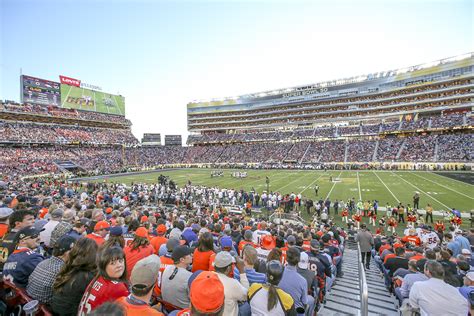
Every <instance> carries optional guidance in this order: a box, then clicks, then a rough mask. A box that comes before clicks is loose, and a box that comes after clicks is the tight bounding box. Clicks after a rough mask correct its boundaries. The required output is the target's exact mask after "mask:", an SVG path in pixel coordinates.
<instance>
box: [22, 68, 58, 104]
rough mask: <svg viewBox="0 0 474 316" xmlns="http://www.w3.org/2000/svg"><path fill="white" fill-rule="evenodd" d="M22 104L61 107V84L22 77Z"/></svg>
mask: <svg viewBox="0 0 474 316" xmlns="http://www.w3.org/2000/svg"><path fill="white" fill-rule="evenodd" d="M20 83H21V103H34V104H42V105H55V106H61V85H60V84H59V82H54V81H49V80H44V79H40V78H35V77H31V76H26V75H22V76H21V78H20Z"/></svg>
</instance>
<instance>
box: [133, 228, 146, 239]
mask: <svg viewBox="0 0 474 316" xmlns="http://www.w3.org/2000/svg"><path fill="white" fill-rule="evenodd" d="M135 236H138V237H142V238H147V237H148V230H147V229H146V228H145V227H138V229H137V230H136V231H135Z"/></svg>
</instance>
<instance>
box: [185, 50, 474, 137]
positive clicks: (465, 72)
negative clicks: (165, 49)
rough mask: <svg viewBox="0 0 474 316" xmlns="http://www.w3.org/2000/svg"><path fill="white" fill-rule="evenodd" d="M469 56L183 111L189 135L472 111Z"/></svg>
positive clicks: (192, 106) (202, 103)
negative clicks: (449, 111)
mask: <svg viewBox="0 0 474 316" xmlns="http://www.w3.org/2000/svg"><path fill="white" fill-rule="evenodd" d="M473 66H474V54H473V53H470V54H466V55H463V56H458V57H453V58H447V59H444V60H439V61H436V62H432V63H429V64H424V65H419V66H413V67H408V68H405V69H399V70H393V71H385V72H380V73H375V74H370V75H363V76H358V77H353V78H348V79H340V80H333V81H327V82H321V83H317V84H311V85H305V86H299V87H293V88H286V89H280V90H274V91H265V92H259V93H254V94H249V95H243V96H239V97H233V98H224V99H221V100H217V99H214V100H208V101H193V102H190V103H189V104H188V105H187V117H188V130H189V131H190V132H191V133H212V132H221V133H222V132H234V131H245V130H258V129H260V130H261V129H270V130H271V129H275V128H300V127H303V126H313V127H316V126H319V125H326V124H336V125H338V124H342V125H344V124H348V123H354V122H356V121H361V120H364V121H367V120H385V119H389V118H395V117H397V116H398V117H400V116H403V115H416V114H418V113H425V112H428V113H442V112H443V111H446V110H462V109H467V108H471V107H472V105H473V103H472V100H473V99H474V94H473V91H474V84H473V83H474V82H473V79H474V71H473V69H474V68H473Z"/></svg>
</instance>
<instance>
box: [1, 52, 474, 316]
mask: <svg viewBox="0 0 474 316" xmlns="http://www.w3.org/2000/svg"><path fill="white" fill-rule="evenodd" d="M473 66H474V54H467V55H463V56H459V57H454V58H447V59H444V60H439V61H437V62H434V63H430V64H428V65H418V66H413V67H408V68H406V69H399V70H393V71H384V72H380V73H375V74H369V75H361V76H358V77H355V78H347V79H341V80H335V81H328V82H320V83H316V84H312V85H307V86H303V87H292V88H285V89H279V90H274V91H265V92H259V93H253V94H248V95H243V96H239V97H237V98H224V99H220V100H209V101H193V102H190V103H189V104H188V105H187V117H188V130H189V132H190V136H189V137H188V141H187V145H188V146H180V145H174V146H173V145H164V146H161V145H158V146H156V145H151V146H144V145H145V144H146V142H147V139H146V138H145V139H144V140H143V143H140V142H139V141H138V140H137V139H136V138H135V137H134V136H133V134H132V133H131V129H130V127H131V124H132V122H130V121H129V120H127V119H126V118H125V116H123V115H120V114H118V115H117V114H115V115H114V114H107V113H104V112H106V111H104V110H102V111H95V110H94V109H92V110H87V109H84V108H83V107H82V106H80V107H77V108H75V109H71V108H70V107H69V106H65V102H69V101H68V100H70V98H71V95H72V94H70V90H71V89H70V88H68V87H66V89H64V88H63V87H61V90H63V91H64V90H67V91H68V93H67V96H66V97H65V98H66V101H65V102H64V101H63V102H62V103H61V105H62V106H52V105H47V106H45V105H42V104H40V102H36V103H23V104H15V103H11V102H2V107H1V111H0V119H1V131H2V133H1V135H2V140H1V141H2V146H1V149H0V150H1V153H2V155H1V158H0V160H1V170H2V174H3V175H4V177H3V182H2V183H3V184H4V186H6V188H7V190H8V185H12V184H14V183H16V182H15V181H18V180H19V179H21V180H22V181H23V183H25V184H31V185H38V184H39V183H43V181H54V182H61V183H64V186H65V187H71V188H77V186H78V185H79V184H80V185H88V186H90V185H92V186H93V187H94V186H97V187H96V188H102V189H104V188H105V187H103V185H104V183H105V184H106V185H112V186H115V185H117V184H121V185H124V186H127V188H134V187H136V184H137V183H142V185H144V186H148V185H153V184H154V183H157V181H158V179H159V177H162V178H163V179H165V180H163V182H161V183H162V184H163V185H165V186H167V187H168V188H169V187H170V186H169V185H170V183H172V184H173V186H175V187H176V186H177V187H178V188H215V190H219V192H227V190H230V191H231V192H234V193H237V192H239V194H238V195H235V196H234V198H230V199H228V198H225V197H222V196H221V197H220V198H219V195H217V196H218V197H217V201H216V202H217V204H215V203H214V201H212V200H209V201H208V200H205V199H204V200H203V201H194V202H192V199H191V200H189V198H186V196H183V195H182V194H180V193H182V191H179V190H177V189H176V188H175V189H174V191H172V192H170V194H169V195H167V196H166V198H165V195H164V194H162V193H163V192H161V194H159V192H155V191H150V192H149V193H146V194H147V196H148V195H149V194H154V195H155V196H154V197H153V198H152V197H151V196H148V197H147V198H148V199H150V200H155V199H159V200H161V201H162V203H166V204H172V205H176V206H180V205H183V206H187V207H189V206H190V205H189V204H190V202H191V203H194V205H196V204H197V205H201V206H205V205H209V206H211V207H212V208H215V207H216V206H219V207H221V208H222V207H223V205H226V204H228V205H230V207H229V210H230V211H232V210H233V212H237V213H238V214H242V212H245V210H247V214H248V213H250V214H252V211H251V210H252V209H253V211H254V212H253V214H256V215H254V216H258V217H260V218H262V219H263V218H265V219H267V220H268V219H271V218H273V219H275V218H277V217H278V216H275V214H278V211H281V212H282V213H283V215H285V216H286V217H287V220H296V222H298V221H299V222H301V223H302V224H304V225H307V224H308V223H312V222H314V221H317V220H319V219H320V218H321V214H320V212H321V210H320V209H319V207H315V205H317V204H320V205H321V206H323V205H324V207H327V214H328V215H329V217H330V218H331V220H332V221H333V222H334V223H337V224H339V225H347V226H348V227H349V228H348V229H351V227H355V226H357V225H360V221H361V222H362V223H364V222H366V224H367V225H370V226H373V227H374V229H375V228H377V230H384V229H386V230H387V232H389V231H390V229H392V230H393V232H397V233H398V234H400V235H403V234H404V230H406V227H410V225H411V226H412V227H415V225H417V224H420V223H424V222H425V219H426V221H428V219H429V218H428V216H427V214H426V207H425V206H426V205H427V204H430V205H431V206H432V209H433V211H432V212H433V215H434V222H436V223H437V224H439V225H441V223H443V225H446V226H449V225H450V224H451V223H453V224H455V225H459V226H460V227H463V228H468V227H470V226H471V212H472V206H473V201H472V200H473V197H472V196H473V195H472V192H473V191H472V190H473V189H472V186H473V176H472V173H471V171H470V170H471V169H472V166H473V157H474V146H473V145H474V144H473V142H474V134H473V133H472V131H473V118H472V113H471V109H472V105H473V104H472V99H473V96H474V94H473V88H474V84H473V82H474V81H473V80H474V71H473ZM28 80H30V81H31V80H32V79H31V77H28ZM37 80H41V79H37ZM40 82H41V81H40ZM30 83H31V82H30ZM75 89H76V90H79V89H78V88H75ZM92 95H94V93H93V94H92ZM82 96H84V94H82ZM39 97H41V96H39ZM46 99H47V98H46ZM33 101H34V100H33ZM123 111H124V109H122V110H121V112H120V113H122V112H123ZM104 156H107V159H105V160H104V159H103V157H104ZM51 179H54V180H51ZM166 179H169V180H168V181H167V180H166ZM87 183H89V184H87ZM94 183H95V184H94ZM142 189H144V188H143V187H142ZM176 190H177V191H176ZM180 190H182V189H180ZM7 192H8V191H7ZM60 192H61V191H60ZM60 192H59V193H58V194H61V193H60ZM145 192H147V190H145ZM173 192H174V193H173ZM64 194H66V193H65V192H63V195H64ZM415 195H418V196H419V200H420V201H421V203H420V205H415V204H418V203H419V202H418V201H415V198H414V196H415ZM132 196H133V193H132ZM158 196H159V197H160V198H159V197H158ZM243 196H245V198H243ZM134 198H135V199H136V198H137V196H136V195H135V196H134ZM335 205H337V206H335ZM334 207H336V209H334V210H333V212H332V213H331V211H330V210H331V209H332V208H334ZM339 207H340V210H339V213H338V209H337V208H339ZM374 207H375V209H376V210H377V209H378V211H379V214H378V215H375V212H376V210H375V211H374ZM400 207H401V208H406V211H407V214H406V215H407V216H408V218H407V223H408V226H406V225H405V223H404V221H403V222H401V223H400V224H399V225H398V224H397V225H395V227H394V225H392V224H390V221H391V219H392V218H394V216H395V217H397V214H396V212H395V215H393V209H394V208H395V209H397V208H400ZM346 209H348V210H350V216H349V219H347V215H346V219H344V217H343V216H341V215H343V214H344V211H345V210H346ZM359 212H362V213H365V212H367V213H370V214H372V213H373V214H374V215H373V216H372V215H370V216H367V214H364V215H365V216H367V218H365V217H363V218H362V220H360V219H358V215H357V214H359ZM237 213H236V214H237ZM459 213H461V214H460V216H459V217H456V216H455V215H453V214H459ZM292 214H294V215H292ZM316 214H318V216H316ZM402 214H403V213H402ZM279 216H280V217H279V218H280V219H281V214H280V215H279ZM285 216H284V217H283V218H286V217H285ZM291 216H293V218H292V217H291ZM398 216H403V215H398ZM453 216H454V217H453ZM323 217H324V216H323ZM372 217H373V220H371V218H372ZM326 220H327V219H326ZM367 220H369V221H367ZM395 220H396V222H398V218H396V219H395ZM457 220H459V222H457ZM410 223H411V224H410ZM427 224H428V223H427ZM431 224H433V216H432V217H431ZM397 226H398V227H397ZM359 273H360V272H359ZM370 273H371V272H370V271H368V272H367V278H369V279H370V277H374V275H375V272H372V274H373V275H371V274H370ZM369 284H370V283H369ZM373 288H374V291H376V293H377V295H382V296H383V300H382V302H383V304H375V303H374V304H372V305H370V307H369V310H371V311H372V312H382V311H384V312H383V313H384V314H385V313H387V314H390V313H396V309H395V307H394V306H393V305H391V304H389V303H387V302H390V296H388V292H387V293H379V292H382V291H381V288H380V287H377V286H375V285H374V286H373ZM335 290H336V288H335ZM341 293H343V292H341ZM355 294H357V293H352V294H351V295H355ZM336 298H337V295H333V296H332V297H331V296H329V295H328V297H327V298H326V297H324V298H323V296H321V299H320V301H319V303H318V304H319V305H320V306H319V307H318V308H319V309H321V306H322V308H323V310H325V311H326V312H327V313H331V312H336V311H345V312H350V311H351V309H350V308H349V307H348V305H342V308H341V306H337V300H336ZM369 303H370V300H369ZM324 308H325V309H324Z"/></svg>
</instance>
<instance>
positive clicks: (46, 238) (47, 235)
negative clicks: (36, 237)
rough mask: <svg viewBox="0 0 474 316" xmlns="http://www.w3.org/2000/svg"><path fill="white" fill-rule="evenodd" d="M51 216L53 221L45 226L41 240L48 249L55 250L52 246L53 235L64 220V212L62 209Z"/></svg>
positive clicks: (53, 212)
mask: <svg viewBox="0 0 474 316" xmlns="http://www.w3.org/2000/svg"><path fill="white" fill-rule="evenodd" d="M50 214H51V219H50V220H49V222H48V223H46V225H44V227H43V231H42V232H41V233H40V238H41V242H42V243H44V245H45V246H46V247H48V248H51V249H53V246H52V245H50V239H51V233H52V232H53V230H54V228H55V227H56V225H58V224H59V222H60V221H61V219H62V218H63V214H64V211H63V210H62V209H60V208H57V209H55V210H54V211H52V212H51V213H50Z"/></svg>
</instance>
